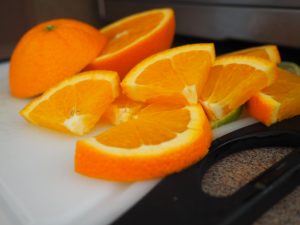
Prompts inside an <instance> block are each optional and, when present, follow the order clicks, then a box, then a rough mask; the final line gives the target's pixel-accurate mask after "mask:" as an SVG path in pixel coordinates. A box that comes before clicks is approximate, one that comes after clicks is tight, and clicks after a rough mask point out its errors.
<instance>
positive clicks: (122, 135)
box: [96, 107, 190, 149]
mask: <svg viewBox="0 0 300 225" xmlns="http://www.w3.org/2000/svg"><path fill="white" fill-rule="evenodd" d="M147 110H148V109H147V107H146V108H145V109H143V110H142V111H141V114H138V115H137V119H134V120H131V121H128V122H126V123H123V124H120V125H119V126H117V127H113V128H111V129H109V130H107V131H105V132H103V133H102V134H100V135H99V136H97V137H96V139H97V140H98V141H99V142H101V143H102V144H105V145H108V146H113V147H121V148H128V149H133V148H137V147H140V146H141V145H158V144H160V143H163V142H166V141H168V140H171V139H173V138H175V137H176V133H181V132H183V131H184V130H186V128H187V124H188V123H189V121H190V115H189V112H188V111H187V110H185V109H177V110H176V109H175V110H170V111H165V112H159V113H157V112H151V110H152V109H151V107H150V112H147ZM178 121H180V123H178Z"/></svg>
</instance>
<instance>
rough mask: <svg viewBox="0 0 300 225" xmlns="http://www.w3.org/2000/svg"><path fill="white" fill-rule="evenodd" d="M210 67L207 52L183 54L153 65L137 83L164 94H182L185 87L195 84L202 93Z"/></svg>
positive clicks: (143, 73) (141, 75)
mask: <svg viewBox="0 0 300 225" xmlns="http://www.w3.org/2000/svg"><path fill="white" fill-rule="evenodd" d="M210 65H211V59H210V55H209V53H207V52H205V51H189V52H188V53H184V52H183V53H179V54H177V55H175V56H174V57H172V58H169V59H163V60H160V61H157V62H156V63H153V64H151V65H150V66H148V67H147V68H146V69H145V70H144V71H143V72H142V73H141V74H140V75H139V77H138V78H137V80H136V83H137V84H141V85H143V84H147V88H153V89H156V90H159V89H161V90H162V91H163V92H168V91H169V92H181V91H182V90H183V89H184V87H185V86H189V85H192V84H195V85H196V87H197V89H198V91H200V90H202V89H203V86H204V83H205V81H206V79H207V74H208V71H209V68H210Z"/></svg>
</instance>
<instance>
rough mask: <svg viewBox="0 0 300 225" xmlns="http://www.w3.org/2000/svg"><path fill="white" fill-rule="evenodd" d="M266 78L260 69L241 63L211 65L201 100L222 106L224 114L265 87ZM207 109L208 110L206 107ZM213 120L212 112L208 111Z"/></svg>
mask: <svg viewBox="0 0 300 225" xmlns="http://www.w3.org/2000/svg"><path fill="white" fill-rule="evenodd" d="M267 83H268V78H267V76H266V75H265V73H263V72H262V71H259V70H256V69H255V68H253V67H251V66H248V65H242V64H229V65H226V66H221V65H217V66H214V67H212V69H211V71H210V73H209V77H208V80H207V82H206V84H205V88H204V90H203V92H202V93H201V99H202V101H206V102H209V103H210V104H211V103H217V104H219V105H220V106H223V111H224V116H225V115H226V114H228V113H229V112H231V111H232V110H234V109H236V108H238V107H239V106H241V105H242V104H244V103H245V102H246V101H247V100H248V99H249V98H250V97H251V96H252V95H254V94H256V93H257V92H258V91H259V90H261V89H262V88H264V87H266V85H267ZM206 110H207V111H210V109H209V108H207V107H206ZM208 114H209V117H210V119H212V120H215V119H218V118H215V116H214V115H213V113H208Z"/></svg>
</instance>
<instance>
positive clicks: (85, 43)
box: [9, 19, 106, 98]
mask: <svg viewBox="0 0 300 225" xmlns="http://www.w3.org/2000/svg"><path fill="white" fill-rule="evenodd" d="M105 43H106V38H105V36H104V35H102V34H101V33H100V32H99V31H98V30H97V29H95V28H93V27H92V26H90V25H88V24H86V23H83V22H80V21H76V20H73V19H55V20H50V21H47V22H43V23H41V24H38V25H37V26H35V27H33V28H32V29H30V30H29V31H28V32H27V33H25V35H24V36H23V37H22V38H21V40H20V41H19V42H18V44H17V46H16V48H15V49H14V51H13V54H12V57H11V61H10V71H9V78H10V91H11V94H12V95H13V96H16V97H20V98H26V97H32V96H35V95H38V94H41V93H43V92H44V91H45V90H47V89H48V88H49V87H51V86H53V85H54V84H56V83H58V82H59V81H61V80H63V79H65V78H67V77H70V76H72V75H74V74H76V73H78V72H79V71H81V70H82V69H83V68H84V67H85V66H86V65H88V64H89V63H90V62H91V61H92V60H93V59H94V58H95V57H97V56H98V55H99V54H100V52H101V50H102V49H103V47H104V45H105Z"/></svg>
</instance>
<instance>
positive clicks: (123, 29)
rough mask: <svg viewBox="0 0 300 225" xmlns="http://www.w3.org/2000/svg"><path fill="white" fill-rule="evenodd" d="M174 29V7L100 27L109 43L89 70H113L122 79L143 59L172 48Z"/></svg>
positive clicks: (143, 13)
mask: <svg viewBox="0 0 300 225" xmlns="http://www.w3.org/2000/svg"><path fill="white" fill-rule="evenodd" d="M174 32H175V17H174V12H173V10H172V9H168V8H166V9H155V10H150V11H145V12H142V13H137V14H134V15H131V16H128V17H125V18H123V19H121V20H119V21H116V22H114V23H112V24H110V25H108V26H106V27H104V28H102V29H101V33H102V34H104V35H105V36H106V37H107V39H108V43H107V44H106V47H105V48H104V50H103V52H102V54H101V55H100V56H99V57H98V58H96V59H95V60H94V61H93V62H92V63H90V64H89V65H88V66H87V68H86V69H87V70H93V69H107V70H114V71H117V72H118V73H119V75H120V77H121V78H122V77H124V76H125V74H126V73H127V72H128V71H129V70H130V69H131V68H132V67H133V66H135V65H136V64H137V63H138V62H140V61H141V60H142V59H144V58H146V57H148V56H150V55H152V54H154V53H157V52H160V51H162V50H165V49H168V48H170V47H171V44H172V41H173V37H174Z"/></svg>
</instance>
